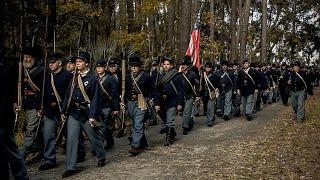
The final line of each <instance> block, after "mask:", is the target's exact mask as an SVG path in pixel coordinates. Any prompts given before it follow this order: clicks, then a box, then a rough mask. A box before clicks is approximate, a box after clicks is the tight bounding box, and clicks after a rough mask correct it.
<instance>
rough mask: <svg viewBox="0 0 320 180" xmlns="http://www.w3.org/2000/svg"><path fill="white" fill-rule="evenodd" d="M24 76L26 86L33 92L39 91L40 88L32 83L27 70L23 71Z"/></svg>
mask: <svg viewBox="0 0 320 180" xmlns="http://www.w3.org/2000/svg"><path fill="white" fill-rule="evenodd" d="M24 72H25V74H26V75H27V80H28V84H29V85H30V87H31V88H32V90H33V91H40V88H39V87H38V86H37V85H36V84H35V83H34V82H33V81H32V79H31V77H30V74H29V72H28V71H27V69H24Z"/></svg>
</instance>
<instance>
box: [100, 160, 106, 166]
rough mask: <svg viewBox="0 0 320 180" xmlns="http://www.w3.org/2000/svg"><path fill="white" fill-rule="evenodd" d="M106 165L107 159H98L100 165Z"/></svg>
mask: <svg viewBox="0 0 320 180" xmlns="http://www.w3.org/2000/svg"><path fill="white" fill-rule="evenodd" d="M105 165H106V159H100V160H99V161H98V167H103V166H105Z"/></svg>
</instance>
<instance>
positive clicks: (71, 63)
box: [61, 55, 86, 163]
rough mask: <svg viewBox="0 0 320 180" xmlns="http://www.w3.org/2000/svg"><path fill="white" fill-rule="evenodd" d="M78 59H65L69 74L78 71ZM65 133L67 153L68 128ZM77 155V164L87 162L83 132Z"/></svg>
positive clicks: (63, 146) (69, 57)
mask: <svg viewBox="0 0 320 180" xmlns="http://www.w3.org/2000/svg"><path fill="white" fill-rule="evenodd" d="M76 59H77V57H76V56H73V55H70V56H68V57H66V58H65V61H64V62H65V69H66V70H67V71H68V72H71V73H75V70H76ZM81 131H82V130H81ZM63 133H64V141H63V143H62V144H61V147H62V148H63V149H64V151H66V148H67V140H66V138H67V128H64V131H63ZM77 154H78V158H77V162H78V163H80V162H83V161H85V159H86V149H85V145H84V137H83V134H82V132H81V133H80V137H79V145H78V153H77Z"/></svg>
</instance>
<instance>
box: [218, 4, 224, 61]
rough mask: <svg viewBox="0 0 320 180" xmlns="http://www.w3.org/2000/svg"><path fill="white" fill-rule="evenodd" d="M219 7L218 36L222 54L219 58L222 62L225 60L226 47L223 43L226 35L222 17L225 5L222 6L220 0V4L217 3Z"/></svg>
mask: <svg viewBox="0 0 320 180" xmlns="http://www.w3.org/2000/svg"><path fill="white" fill-rule="evenodd" d="M219 6H220V21H221V23H220V26H221V28H220V32H219V34H220V36H219V41H220V44H221V46H222V48H223V49H222V53H221V54H220V58H221V59H223V60H226V46H225V43H226V34H225V22H224V16H225V9H224V8H225V5H224V1H222V0H220V3H219Z"/></svg>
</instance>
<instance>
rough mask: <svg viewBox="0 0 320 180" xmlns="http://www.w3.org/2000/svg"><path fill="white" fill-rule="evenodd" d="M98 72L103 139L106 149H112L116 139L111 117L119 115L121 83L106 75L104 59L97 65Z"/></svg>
mask: <svg viewBox="0 0 320 180" xmlns="http://www.w3.org/2000/svg"><path fill="white" fill-rule="evenodd" d="M96 71H97V73H98V79H99V83H100V86H101V90H102V92H101V93H102V96H101V108H102V110H101V111H102V117H103V123H102V127H101V131H102V133H103V139H104V140H105V141H106V142H107V144H106V146H105V149H106V150H107V149H110V148H112V147H113V146H114V139H113V135H112V129H111V127H110V126H111V125H110V124H111V122H110V121H111V116H112V115H113V116H115V115H117V114H119V111H120V96H119V83H118V82H117V79H115V78H114V77H113V76H111V75H110V74H108V73H106V61H105V60H104V59H101V60H98V61H97V63H96Z"/></svg>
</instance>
